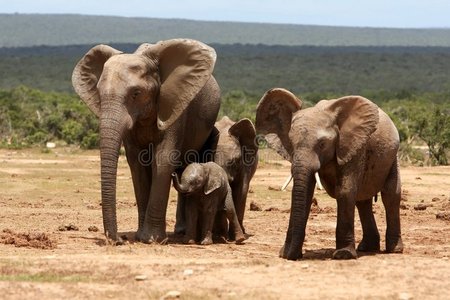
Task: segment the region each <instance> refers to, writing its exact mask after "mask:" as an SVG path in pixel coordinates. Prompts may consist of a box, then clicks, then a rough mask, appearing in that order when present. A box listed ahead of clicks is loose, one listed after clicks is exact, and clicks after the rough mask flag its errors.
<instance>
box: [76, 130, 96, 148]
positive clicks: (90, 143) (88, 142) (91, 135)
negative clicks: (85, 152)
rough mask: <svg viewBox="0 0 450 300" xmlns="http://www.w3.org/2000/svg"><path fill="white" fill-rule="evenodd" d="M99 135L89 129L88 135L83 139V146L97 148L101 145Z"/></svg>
mask: <svg viewBox="0 0 450 300" xmlns="http://www.w3.org/2000/svg"><path fill="white" fill-rule="evenodd" d="M99 140H100V139H99V135H98V133H97V132H94V131H92V130H89V131H88V132H87V134H86V136H84V137H83V140H82V141H81V144H80V146H81V148H83V149H96V148H98V146H99Z"/></svg>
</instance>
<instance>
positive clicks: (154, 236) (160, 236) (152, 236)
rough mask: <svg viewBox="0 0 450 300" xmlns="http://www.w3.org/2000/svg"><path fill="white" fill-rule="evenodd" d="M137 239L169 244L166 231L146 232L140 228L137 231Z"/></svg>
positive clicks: (143, 241) (150, 242)
mask: <svg viewBox="0 0 450 300" xmlns="http://www.w3.org/2000/svg"><path fill="white" fill-rule="evenodd" d="M136 240H137V241H139V242H141V243H145V244H154V243H155V244H160V245H165V244H167V241H168V237H167V235H166V232H165V231H156V230H155V231H152V232H145V231H144V230H138V232H136Z"/></svg>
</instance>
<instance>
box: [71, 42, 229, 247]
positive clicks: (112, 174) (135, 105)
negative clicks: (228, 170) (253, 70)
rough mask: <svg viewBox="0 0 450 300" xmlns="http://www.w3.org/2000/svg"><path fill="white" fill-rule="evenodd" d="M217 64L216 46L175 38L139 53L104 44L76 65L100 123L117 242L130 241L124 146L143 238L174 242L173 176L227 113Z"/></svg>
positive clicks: (108, 225)
mask: <svg viewBox="0 0 450 300" xmlns="http://www.w3.org/2000/svg"><path fill="white" fill-rule="evenodd" d="M215 60H216V53H215V51H214V49H212V48H211V47H209V46H207V45H205V44H203V43H201V42H198V41H195V40H188V39H173V40H167V41H161V42H158V43H156V44H154V45H152V44H142V45H141V46H140V47H139V48H138V49H137V50H136V51H135V52H134V53H132V54H125V53H122V52H120V51H118V50H116V49H114V48H112V47H110V46H107V45H97V46H95V47H93V48H92V49H91V50H89V51H88V52H87V53H86V55H85V56H84V57H83V58H82V59H81V60H80V61H79V62H78V64H77V65H76V67H75V69H74V71H73V75H72V83H73V86H74V88H75V91H76V92H77V93H78V95H79V96H80V97H81V99H83V100H84V102H86V104H87V105H88V106H89V108H90V109H91V110H92V111H93V112H94V113H95V114H96V115H97V116H98V117H99V118H100V158H101V191H102V213H103V225H104V230H105V234H106V237H107V238H108V239H109V240H111V241H112V242H113V243H116V244H120V243H121V242H122V240H121V238H120V237H119V235H118V233H117V217H116V176H117V160H118V155H119V150H120V146H121V144H122V141H123V144H124V146H125V150H126V156H127V160H128V164H129V166H130V170H131V175H132V179H133V186H134V192H135V196H136V202H137V207H138V217H139V218H138V219H139V221H138V231H137V233H136V238H137V240H139V241H142V242H145V243H148V242H153V241H156V242H162V241H164V240H165V239H166V210H167V202H168V197H169V189H170V185H171V174H172V172H173V171H174V170H175V168H179V167H182V166H183V165H185V164H186V162H185V161H184V158H185V156H186V155H185V154H186V153H187V152H189V151H193V150H195V151H199V150H200V149H201V148H202V146H203V145H204V143H205V141H206V140H207V138H208V136H209V135H210V133H211V130H212V129H213V127H214V122H215V120H216V118H217V113H218V111H219V107H220V90H219V87H218V85H217V82H216V80H215V79H214V77H213V76H212V75H211V73H212V71H213V68H214V64H215ZM194 120H195V121H194ZM188 157H192V155H188Z"/></svg>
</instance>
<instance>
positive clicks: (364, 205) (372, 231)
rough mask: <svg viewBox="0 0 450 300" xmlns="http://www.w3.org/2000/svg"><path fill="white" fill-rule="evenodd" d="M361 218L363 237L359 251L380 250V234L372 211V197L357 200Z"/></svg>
mask: <svg viewBox="0 0 450 300" xmlns="http://www.w3.org/2000/svg"><path fill="white" fill-rule="evenodd" d="M356 207H357V208H358V213H359V218H360V220H361V225H362V229H363V238H362V241H361V242H360V243H359V245H358V251H362V252H371V251H380V234H379V232H378V228H377V224H376V222H375V218H374V216H373V211H372V199H371V198H370V199H367V200H363V201H357V202H356Z"/></svg>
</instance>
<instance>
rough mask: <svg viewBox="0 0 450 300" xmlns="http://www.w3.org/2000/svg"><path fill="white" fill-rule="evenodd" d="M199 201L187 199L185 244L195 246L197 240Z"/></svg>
mask: <svg viewBox="0 0 450 300" xmlns="http://www.w3.org/2000/svg"><path fill="white" fill-rule="evenodd" d="M197 200H198V199H194V198H191V197H186V202H185V216H186V234H185V235H184V242H185V243H186V244H195V242H196V240H197V224H198V217H199V216H198V203H197Z"/></svg>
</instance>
